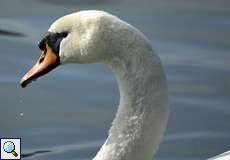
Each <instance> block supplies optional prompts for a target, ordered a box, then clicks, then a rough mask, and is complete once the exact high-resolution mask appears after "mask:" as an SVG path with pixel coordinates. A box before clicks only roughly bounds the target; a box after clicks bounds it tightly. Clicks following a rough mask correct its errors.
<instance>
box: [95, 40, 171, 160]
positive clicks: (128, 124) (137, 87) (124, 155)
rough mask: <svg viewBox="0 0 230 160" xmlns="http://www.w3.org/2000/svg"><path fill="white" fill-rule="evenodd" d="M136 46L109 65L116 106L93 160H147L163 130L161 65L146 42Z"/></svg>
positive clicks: (164, 97) (164, 95) (164, 100)
mask: <svg viewBox="0 0 230 160" xmlns="http://www.w3.org/2000/svg"><path fill="white" fill-rule="evenodd" d="M136 46H138V47H132V49H130V48H129V50H128V51H127V49H125V50H124V51H125V52H121V53H119V54H117V55H116V56H114V57H113V59H112V60H111V61H110V62H109V65H110V66H111V67H112V70H113V72H114V73H115V75H116V78H117V80H118V86H119V90H120V105H119V107H118V111H117V114H116V116H115V119H114V121H113V124H112V127H111V129H110V131H109V136H108V138H107V140H106V142H105V143H104V145H103V146H102V148H101V149H100V151H99V152H98V154H97V156H96V157H95V158H94V160H140V159H141V160H151V159H152V158H153V155H154V153H155V151H156V150H157V149H158V146H159V143H160V140H161V137H162V135H163V133H164V130H165V128H166V123H167V118H168V102H167V86H166V80H165V76H164V73H163V70H162V66H161V62H160V60H159V58H158V57H157V55H155V54H154V53H153V51H152V48H151V46H150V45H148V43H146V42H145V43H143V45H141V43H140V42H138V45H136ZM140 49H141V50H140ZM140 51H141V52H140Z"/></svg>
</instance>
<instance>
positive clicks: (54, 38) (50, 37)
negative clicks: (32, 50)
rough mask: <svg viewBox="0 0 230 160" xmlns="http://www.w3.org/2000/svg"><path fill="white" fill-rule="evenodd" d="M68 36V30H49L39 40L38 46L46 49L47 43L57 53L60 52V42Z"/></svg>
mask: <svg viewBox="0 0 230 160" xmlns="http://www.w3.org/2000/svg"><path fill="white" fill-rule="evenodd" d="M67 36H68V32H61V33H53V32H48V33H47V34H46V35H45V36H44V38H42V40H41V41H39V42H38V47H39V48H40V49H41V50H45V47H46V45H45V43H46V42H47V44H48V45H49V47H50V48H51V49H52V50H53V51H54V53H55V54H57V55H58V54H59V49H60V43H61V41H62V39H63V38H65V37H67Z"/></svg>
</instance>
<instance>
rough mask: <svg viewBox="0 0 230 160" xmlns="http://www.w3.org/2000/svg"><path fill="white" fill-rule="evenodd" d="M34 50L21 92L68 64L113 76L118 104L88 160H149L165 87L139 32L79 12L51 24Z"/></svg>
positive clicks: (163, 116) (163, 112)
mask: <svg viewBox="0 0 230 160" xmlns="http://www.w3.org/2000/svg"><path fill="white" fill-rule="evenodd" d="M39 48H40V49H41V50H42V55H41V56H40V58H39V60H38V61H37V63H36V64H35V65H34V66H33V67H32V68H31V69H30V70H29V71H28V72H27V73H26V74H25V76H24V77H23V78H22V79H21V82H20V83H21V86H22V87H25V86H26V85H27V84H28V83H30V82H31V81H32V80H34V79H35V78H38V77H40V76H42V75H44V74H46V73H47V72H49V71H51V70H52V69H54V68H55V67H57V66H58V65H62V64H68V63H104V64H107V65H108V66H109V67H110V68H111V69H112V71H113V72H114V74H115V75H116V79H117V80H118V86H119V91H120V104H119V107H118V111H117V113H116V116H115V119H114V120H113V123H112V126H111V128H110V130H109V134H108V138H107V139H106V141H105V143H104V144H103V145H102V147H101V149H100V150H99V152H98V153H97V155H96V156H95V158H94V160H151V159H152V158H153V156H154V154H155V152H156V151H157V149H158V146H159V144H160V140H161V138H162V135H163V133H164V131H165V128H166V124H167V119H168V96H167V85H166V79H165V75H164V72H163V69H162V65H161V62H160V59H159V58H158V56H157V55H156V54H155V53H154V51H153V49H152V47H151V45H150V43H149V41H148V40H147V39H146V38H145V36H144V35H143V34H142V33H141V32H140V31H138V30H137V29H136V28H134V27H133V26H131V25H130V24H128V23H126V22H124V21H122V20H120V19H119V18H117V17H116V16H113V15H111V14H109V13H106V12H103V11H80V12H76V13H72V14H69V15H66V16H64V17H61V18H60V19H58V20H56V21H55V22H54V23H53V24H52V25H51V26H50V28H49V30H48V33H47V35H46V36H45V37H44V38H43V39H42V40H41V41H40V42H39Z"/></svg>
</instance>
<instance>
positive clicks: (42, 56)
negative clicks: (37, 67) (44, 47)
mask: <svg viewBox="0 0 230 160" xmlns="http://www.w3.org/2000/svg"><path fill="white" fill-rule="evenodd" d="M44 59H45V54H44V53H42V55H41V57H40V58H39V63H42V62H43V60H44Z"/></svg>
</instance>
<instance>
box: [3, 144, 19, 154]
mask: <svg viewBox="0 0 230 160" xmlns="http://www.w3.org/2000/svg"><path fill="white" fill-rule="evenodd" d="M3 150H4V151H5V152H6V153H11V154H13V155H14V157H17V156H18V154H17V152H16V151H15V145H14V143H13V142H11V141H7V142H5V143H4V144H3Z"/></svg>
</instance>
